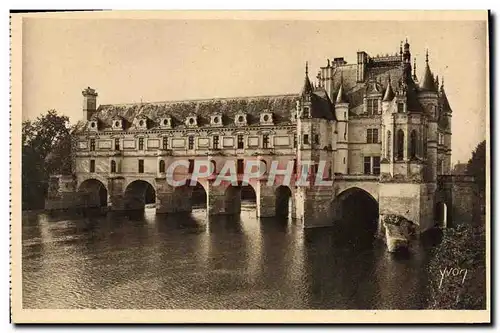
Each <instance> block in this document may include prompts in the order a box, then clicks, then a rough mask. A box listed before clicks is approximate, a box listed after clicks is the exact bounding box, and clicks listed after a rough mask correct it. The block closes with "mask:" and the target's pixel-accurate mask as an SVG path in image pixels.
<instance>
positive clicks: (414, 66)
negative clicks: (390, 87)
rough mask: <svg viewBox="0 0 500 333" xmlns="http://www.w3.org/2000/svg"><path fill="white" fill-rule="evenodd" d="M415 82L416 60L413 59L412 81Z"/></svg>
mask: <svg viewBox="0 0 500 333" xmlns="http://www.w3.org/2000/svg"><path fill="white" fill-rule="evenodd" d="M417 80H418V79H417V58H413V81H417Z"/></svg>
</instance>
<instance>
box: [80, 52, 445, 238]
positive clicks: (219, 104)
mask: <svg viewBox="0 0 500 333" xmlns="http://www.w3.org/2000/svg"><path fill="white" fill-rule="evenodd" d="M317 78H318V81H317V82H315V83H313V82H311V81H310V79H309V75H308V68H307V65H306V75H305V78H304V85H303V87H302V90H301V92H300V93H297V94H289V95H278V96H258V97H245V98H225V99H209V100H191V101H176V102H160V103H140V104H123V105H100V106H99V107H96V106H97V100H96V99H97V93H96V92H95V90H94V89H91V88H87V89H86V90H84V91H83V96H84V105H83V113H84V115H83V120H82V121H81V122H80V123H79V126H78V129H77V130H76V132H75V134H74V135H75V136H77V138H78V151H77V152H76V156H77V157H76V166H75V170H74V172H75V179H76V185H75V191H82V190H81V189H82V186H83V187H85V184H86V183H88V182H89V181H91V182H94V184H101V185H99V186H100V187H104V188H105V190H106V191H107V196H108V200H107V204H108V206H109V207H110V209H111V210H126V209H132V208H136V207H137V205H136V204H132V202H136V203H138V206H141V200H142V201H144V200H143V199H141V198H138V199H137V198H136V199H137V200H135V201H134V200H133V198H132V197H127V196H130V195H132V194H130V193H132V192H133V191H131V190H130V188H131V186H132V187H134V186H135V187H136V188H137V191H138V192H137V191H136V192H137V193H139V196H141V195H143V192H144V191H145V190H144V188H145V187H144V186H147V184H150V185H151V187H152V188H153V189H154V190H155V195H156V207H157V212H158V213H172V212H179V211H189V210H190V209H191V205H190V204H189V202H186V198H189V197H190V195H191V192H189V190H185V189H177V188H172V187H171V186H170V185H168V184H166V181H165V178H166V175H165V170H166V169H168V166H169V165H171V164H172V163H173V162H175V161H178V160H186V159H187V160H197V159H205V160H210V161H212V162H211V163H213V166H214V167H215V175H217V174H218V173H219V172H220V171H221V168H222V166H223V165H224V162H225V161H227V160H235V161H238V160H241V163H245V162H247V161H248V160H255V159H257V160H262V161H265V163H266V165H267V168H268V170H267V172H268V171H269V167H270V165H271V163H272V162H273V161H278V162H279V165H280V167H281V168H282V169H285V168H286V164H287V162H289V161H292V160H294V161H295V165H296V166H297V168H300V166H301V165H302V163H303V162H304V161H311V162H312V166H311V167H310V169H309V172H310V174H311V175H315V174H316V172H317V171H318V165H319V163H320V161H324V163H325V169H324V173H323V179H327V180H333V185H332V186H329V187H324V186H315V185H311V186H308V187H303V186H295V184H294V182H293V180H292V184H290V185H289V186H286V187H287V188H286V189H285V190H284V189H283V186H281V184H279V183H278V184H274V185H270V186H268V185H267V182H266V180H267V174H266V175H264V176H263V177H262V179H260V180H256V181H253V182H251V184H250V186H251V187H252V188H253V189H254V191H255V194H256V201H257V214H258V216H260V217H267V216H275V215H276V214H277V213H276V212H277V211H278V207H277V202H281V201H280V200H281V199H280V198H278V197H277V196H278V194H277V193H285V192H286V194H284V195H286V196H289V199H290V200H291V202H292V203H293V205H292V212H291V213H292V216H293V217H295V218H297V219H299V220H301V221H302V222H303V224H304V226H305V227H313V226H320V225H328V224H331V223H332V222H333V221H334V219H335V216H336V213H335V211H334V210H335V209H334V208H332V207H336V205H333V204H332V202H334V201H335V199H336V198H337V197H338V196H339V195H341V194H342V192H343V191H346V190H349V189H351V188H357V189H359V190H360V191H362V192H364V194H365V195H368V196H370V197H371V198H372V199H373V200H375V201H376V202H377V203H378V207H379V211H380V215H384V214H397V215H401V216H404V217H405V218H407V219H409V220H411V221H413V222H414V223H416V224H417V225H420V231H424V230H426V229H429V228H430V227H432V226H433V225H434V222H435V216H434V214H433V211H434V210H433V207H434V203H435V193H437V192H439V188H438V183H437V179H438V176H440V175H446V174H450V171H451V170H450V167H451V163H450V160H451V115H452V110H451V107H450V104H449V102H448V99H447V96H446V93H445V90H444V87H443V83H442V82H441V85H440V86H439V82H438V78H437V76H436V77H435V76H434V75H433V74H432V72H431V70H430V65H429V60H428V58H427V59H426V64H425V72H424V77H423V79H422V81H421V82H419V81H418V80H417V77H416V75H415V64H414V65H413V66H412V64H411V54H410V45H409V43H408V42H406V43H405V44H404V45H401V46H400V50H399V53H396V54H394V55H388V56H384V57H379V56H377V57H371V56H369V55H368V54H367V53H366V52H358V54H357V63H356V64H348V63H347V62H346V61H344V60H343V58H335V59H334V61H332V62H330V60H328V61H327V65H326V66H325V67H321V68H320V71H319V73H318V76H317ZM238 163H239V162H238ZM180 172H184V173H185V174H186V175H188V176H189V173H190V171H189V170H184V171H180ZM136 182H142V184H145V185H143V186H142V185H141V186H142V187H141V186H138V185H137V186H136V185H134V184H138V183H136ZM199 183H200V185H201V187H202V188H203V190H204V191H205V192H206V193H207V204H208V205H207V206H208V213H209V214H230V213H235V212H238V211H239V208H238V207H239V201H238V202H235V201H234V200H239V199H238V198H239V197H238V196H239V195H240V194H239V192H238V193H236V192H231V191H232V190H231V188H232V187H235V188H237V187H238V186H232V185H230V184H226V185H219V186H214V179H213V177H212V178H210V177H209V178H207V179H203V180H199ZM99 186H98V185H94V187H92V186H91V187H88V188H89V189H90V188H94V190H97V188H100V187H99ZM340 189H341V190H340ZM141 191H142V192H141ZM186 191H187V192H186ZM339 191H341V192H339ZM132 196H133V195H132ZM234 198H236V199H234ZM143 204H144V202H142V205H143Z"/></svg>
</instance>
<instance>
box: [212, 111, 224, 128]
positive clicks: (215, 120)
mask: <svg viewBox="0 0 500 333" xmlns="http://www.w3.org/2000/svg"><path fill="white" fill-rule="evenodd" d="M210 123H211V125H212V126H222V115H221V114H220V113H217V114H214V115H212V116H211V119H210Z"/></svg>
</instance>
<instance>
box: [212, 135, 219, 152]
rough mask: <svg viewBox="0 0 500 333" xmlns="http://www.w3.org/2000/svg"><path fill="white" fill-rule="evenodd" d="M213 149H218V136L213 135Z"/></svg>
mask: <svg viewBox="0 0 500 333" xmlns="http://www.w3.org/2000/svg"><path fill="white" fill-rule="evenodd" d="M213 148H214V149H219V136H218V135H214V138H213Z"/></svg>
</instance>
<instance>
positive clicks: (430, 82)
mask: <svg viewBox="0 0 500 333" xmlns="http://www.w3.org/2000/svg"><path fill="white" fill-rule="evenodd" d="M420 89H421V90H424V91H437V88H436V84H435V82H434V76H433V75H432V72H431V69H430V67H429V53H427V54H426V55H425V72H424V78H423V79H422V83H421V84H420Z"/></svg>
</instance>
